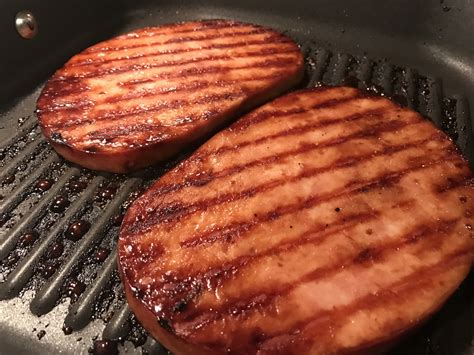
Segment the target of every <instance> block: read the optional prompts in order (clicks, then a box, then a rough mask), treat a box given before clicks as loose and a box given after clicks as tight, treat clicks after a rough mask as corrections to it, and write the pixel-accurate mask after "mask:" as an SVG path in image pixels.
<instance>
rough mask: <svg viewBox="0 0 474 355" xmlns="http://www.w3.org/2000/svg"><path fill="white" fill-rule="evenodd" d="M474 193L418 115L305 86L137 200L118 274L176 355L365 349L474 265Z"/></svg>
mask: <svg viewBox="0 0 474 355" xmlns="http://www.w3.org/2000/svg"><path fill="white" fill-rule="evenodd" d="M473 201H474V189H473V187H472V175H471V171H470V169H469V166H468V164H467V162H466V161H465V160H464V159H463V158H462V156H461V155H460V154H459V152H458V151H457V149H456V148H455V146H454V144H453V143H452V142H451V141H450V139H449V138H448V137H447V136H446V135H445V134H444V133H442V132H440V131H439V130H437V129H436V128H435V127H434V126H433V125H432V123H430V122H429V121H427V120H425V119H423V118H422V117H421V116H420V115H419V114H418V113H416V112H414V111H411V110H409V109H404V108H401V107H399V106H397V105H396V104H394V103H393V102H391V101H389V100H388V99H386V98H382V97H377V96H367V95H366V94H365V93H363V92H361V91H358V90H356V89H352V88H347V87H340V88H317V89H313V90H306V91H300V92H296V93H292V94H289V95H287V96H284V97H281V98H279V99H276V100H274V101H273V102H271V103H269V104H267V105H265V106H263V107H261V108H259V109H257V110H255V111H253V112H252V113H251V114H248V115H246V116H245V117H243V118H241V119H240V120H239V121H237V122H236V123H235V124H233V125H232V126H231V127H230V128H228V129H226V130H224V131H221V132H219V133H218V134H216V135H215V136H214V137H213V138H212V139H210V140H209V141H208V142H206V143H205V144H204V145H203V146H202V147H201V148H199V149H198V150H197V151H196V153H195V154H193V155H192V156H191V157H190V158H189V159H187V160H185V161H184V162H183V163H181V164H180V165H178V166H177V167H176V168H175V169H173V170H172V171H170V172H169V173H167V174H165V175H164V176H163V177H162V178H161V179H160V180H159V181H157V182H156V183H155V184H154V185H153V186H152V187H151V188H150V189H149V190H148V191H146V192H145V193H144V194H143V195H142V196H141V197H140V198H139V199H138V200H137V201H135V203H133V205H132V206H131V207H130V209H129V210H128V212H127V214H126V216H125V218H124V221H123V224H122V228H121V232H120V238H119V244H118V251H119V264H120V271H121V277H122V281H123V284H124V289H125V292H126V296H127V300H128V302H129V304H130V306H131V308H132V309H133V311H134V312H135V314H136V316H137V318H138V319H139V320H140V321H141V322H142V324H143V325H144V326H145V327H146V328H147V329H148V330H149V331H150V332H151V334H153V335H154V336H155V337H156V338H157V339H158V340H159V341H160V342H162V343H163V344H164V345H165V346H166V347H168V348H169V349H170V350H172V351H173V352H175V353H176V354H223V353H232V354H255V353H257V354H305V353H311V354H340V353H344V354H346V353H358V354H367V353H370V352H369V351H370V350H381V349H383V348H384V347H385V346H386V345H387V344H390V343H393V341H394V340H395V339H397V338H399V337H400V335H401V334H403V333H404V332H406V331H407V330H409V329H411V328H413V327H415V326H417V325H419V324H420V323H421V322H422V321H423V320H425V319H427V318H428V317H429V316H430V315H432V314H433V313H434V312H435V311H436V310H437V309H439V307H440V306H441V305H442V304H443V302H444V301H445V300H446V299H447V297H449V295H450V294H451V293H452V292H454V290H455V289H456V288H457V286H458V285H459V284H460V283H461V281H462V280H463V279H464V277H465V276H466V275H467V273H468V272H469V269H470V267H471V263H472V260H473V250H474V249H473V248H474V239H473V233H472V228H473V227H472V226H474V220H473V217H472V216H473V212H474V203H473Z"/></svg>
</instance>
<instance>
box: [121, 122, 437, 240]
mask: <svg viewBox="0 0 474 355" xmlns="http://www.w3.org/2000/svg"><path fill="white" fill-rule="evenodd" d="M408 124H411V122H410V123H407V122H400V121H389V122H381V123H379V124H378V125H376V126H373V127H372V128H370V129H366V130H364V131H362V132H357V133H355V134H353V135H350V136H346V137H342V138H340V139H338V140H336V141H333V142H328V144H326V145H324V147H327V146H330V145H331V144H332V145H339V144H342V143H345V142H348V141H350V140H351V139H354V138H356V137H361V136H362V137H364V136H377V135H378V134H380V133H381V132H391V131H394V130H397V129H400V128H402V127H404V126H406V125H408ZM432 140H433V137H430V138H428V139H423V140H421V141H417V142H413V143H407V144H401V145H397V146H395V145H394V146H390V147H386V148H384V149H381V150H379V151H378V152H371V153H369V154H365V155H360V156H355V157H354V156H351V157H346V158H342V159H341V160H339V161H336V162H334V163H332V164H330V165H328V166H325V167H319V168H314V169H310V170H306V171H304V172H302V173H301V174H298V175H296V176H294V177H292V178H286V179H279V180H274V181H270V182H267V183H264V184H261V185H257V186H253V187H251V188H249V189H247V190H244V191H239V192H237V193H226V194H221V195H219V197H216V198H210V199H205V200H201V201H197V202H194V203H191V204H189V205H187V206H186V207H185V208H182V209H181V210H180V211H179V213H173V214H169V213H166V206H165V209H160V210H155V211H152V212H150V213H147V214H142V215H141V216H140V217H138V218H137V220H136V222H135V223H134V224H133V225H130V226H128V228H127V229H126V232H127V233H131V234H135V233H141V232H143V231H144V230H149V229H150V228H152V227H153V226H155V225H157V224H159V223H170V222H174V221H176V219H179V218H182V217H184V216H188V215H191V214H193V213H196V212H198V211H203V210H206V209H208V208H210V207H212V206H216V205H219V204H221V203H228V202H233V201H237V200H240V199H246V198H250V197H253V196H255V195H256V194H258V193H261V192H263V191H267V190H270V189H273V188H276V187H278V186H281V185H283V184H285V183H290V182H296V181H298V180H301V179H303V178H308V177H314V176H317V175H319V174H321V173H326V172H330V171H333V170H335V169H342V168H347V167H352V166H357V165H358V164H360V163H361V162H364V161H366V160H369V159H372V158H375V157H378V156H383V155H387V154H393V153H396V152H399V151H403V150H405V149H409V148H412V147H416V146H419V145H421V144H425V143H427V142H429V141H432ZM322 146H323V145H307V146H302V147H301V148H299V150H301V151H302V152H304V151H305V150H306V151H309V150H314V149H318V148H321V147H322ZM298 153H299V152H298V151H295V152H294V154H298ZM285 154H288V153H285ZM275 159H277V160H278V159H281V158H279V157H278V158H275V156H273V157H269V158H268V159H266V160H263V159H262V160H258V161H257V162H255V163H254V164H258V165H259V166H260V165H262V166H263V165H264V164H268V163H271V162H273V161H275ZM248 165H249V164H247V166H246V167H247V168H248V167H249V166H248ZM246 167H244V168H243V169H245V168H246ZM233 169H237V170H239V169H241V168H233ZM225 173H226V174H227V175H229V172H225ZM230 173H232V172H230ZM155 192H156V191H155ZM150 199H153V196H148V198H147V200H150ZM193 243H197V245H198V244H200V242H193ZM183 246H184V245H183Z"/></svg>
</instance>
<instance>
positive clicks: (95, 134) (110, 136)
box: [70, 110, 395, 196]
mask: <svg viewBox="0 0 474 355" xmlns="http://www.w3.org/2000/svg"><path fill="white" fill-rule="evenodd" d="M378 111H379V110H373V112H374V113H373V114H371V117H375V116H376V113H377V112H378ZM368 112H369V111H367V112H366V114H367V113H368ZM380 114H381V115H383V112H381V113H380ZM208 116H209V115H208V114H207V113H205V114H204V115H201V116H199V117H195V119H194V120H187V121H184V122H182V123H180V124H179V125H180V126H184V125H187V124H193V123H196V122H198V121H200V120H201V119H206V118H207V117H208ZM363 118H365V115H360V117H359V115H357V114H354V115H351V116H348V117H347V120H346V122H350V121H357V120H359V119H363ZM339 121H340V120H338V122H339ZM388 122H395V121H387V123H388ZM321 123H322V125H316V124H314V126H315V127H310V126H312V125H313V124H312V125H305V128H304V129H303V127H301V128H302V129H301V130H294V131H293V130H292V131H291V132H288V133H287V134H285V135H286V136H288V135H297V134H301V133H304V132H308V131H310V130H311V129H313V128H318V127H324V126H329V125H330V124H331V123H333V122H331V121H328V122H325V123H324V122H321ZM177 125H178V124H174V126H177ZM168 128H169V127H167V126H163V125H161V124H159V123H153V124H146V127H145V124H130V125H127V126H125V127H121V128H120V129H118V130H117V129H115V130H114V129H110V128H104V129H99V130H96V131H92V132H90V133H89V134H88V137H89V140H90V139H94V140H97V139H98V140H101V139H105V140H107V141H109V142H110V141H112V140H114V139H116V138H117V134H119V133H120V134H130V133H139V132H143V131H146V132H148V133H150V134H151V133H157V137H156V139H154V140H153V142H157V141H162V140H163V137H164V136H169V134H168V133H164V131H168ZM374 134H375V133H374V132H373V131H371V130H370V129H365V130H364V131H363V132H356V133H355V134H353V135H350V136H349V138H363V137H369V136H373V135H374ZM275 137H276V135H275ZM343 138H344V137H341V138H337V139H335V140H333V141H330V142H327V143H328V144H326V143H324V144H319V145H317V144H305V145H304V146H302V147H300V148H297V149H294V150H292V151H288V152H285V153H282V154H277V155H273V156H269V157H266V158H264V159H260V160H256V161H253V162H250V163H247V164H244V165H240V166H234V167H229V168H227V169H224V170H222V171H221V172H219V173H217V174H214V175H212V176H206V177H205V178H203V177H202V176H200V177H197V178H195V179H188V180H187V182H185V183H182V184H174V185H173V186H172V187H171V188H167V187H168V186H165V187H164V188H163V189H157V190H156V191H154V192H153V194H152V196H156V195H157V194H159V193H167V192H171V191H177V190H180V189H182V188H184V187H189V186H204V185H206V184H208V183H209V182H211V181H214V180H215V179H218V178H223V177H227V176H231V175H233V174H237V173H239V172H240V171H242V170H244V169H246V168H250V167H253V166H257V165H263V164H265V163H269V162H276V161H279V160H282V159H284V158H285V157H287V156H290V155H292V154H299V153H304V152H309V151H312V150H317V149H319V148H323V147H329V146H333V145H338V144H343V143H344V141H342V142H341V140H343ZM80 139H81V140H82V138H80ZM70 141H75V142H77V141H78V140H70ZM97 149H99V148H97ZM178 185H179V186H178Z"/></svg>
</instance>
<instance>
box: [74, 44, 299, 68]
mask: <svg viewBox="0 0 474 355" xmlns="http://www.w3.org/2000/svg"><path fill="white" fill-rule="evenodd" d="M262 44H263V43H262ZM266 44H268V43H266ZM270 44H272V43H270ZM288 44H290V43H288ZM190 49H191V48H190ZM207 49H213V48H207ZM205 50H206V48H204V50H202V49H201V51H205ZM298 50H299V49H298V47H296V46H295V45H294V44H291V47H288V48H287V49H286V50H283V49H282V48H281V46H279V47H273V48H272V47H270V48H265V47H263V48H261V49H260V51H261V52H263V53H262V54H264V53H267V54H279V53H291V52H295V53H298ZM171 51H173V50H171ZM169 52H170V50H167V51H156V52H149V53H139V54H135V55H130V56H126V57H118V58H110V59H104V58H94V59H89V60H88V61H85V62H75V63H70V64H68V65H69V66H70V67H78V66H93V67H99V66H100V65H103V64H109V63H116V62H126V61H132V60H135V59H143V58H149V57H161V56H165V55H169V54H175V53H169ZM255 52H258V50H256V51H255ZM179 53H180V52H179ZM234 57H235V56H234ZM208 58H210V56H208ZM197 59H200V58H197ZM197 59H195V60H194V61H193V62H191V63H195V62H196V60H197ZM183 61H184V59H183Z"/></svg>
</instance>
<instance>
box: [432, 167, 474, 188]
mask: <svg viewBox="0 0 474 355" xmlns="http://www.w3.org/2000/svg"><path fill="white" fill-rule="evenodd" d="M465 167H466V168H467V166H465ZM473 186H474V177H472V176H471V173H470V171H469V169H467V170H466V171H465V172H463V173H462V174H461V173H458V175H456V176H454V177H449V178H447V181H446V183H444V184H442V185H439V186H436V187H435V188H434V192H435V193H438V194H442V193H445V192H448V191H452V190H455V189H458V188H463V187H473Z"/></svg>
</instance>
